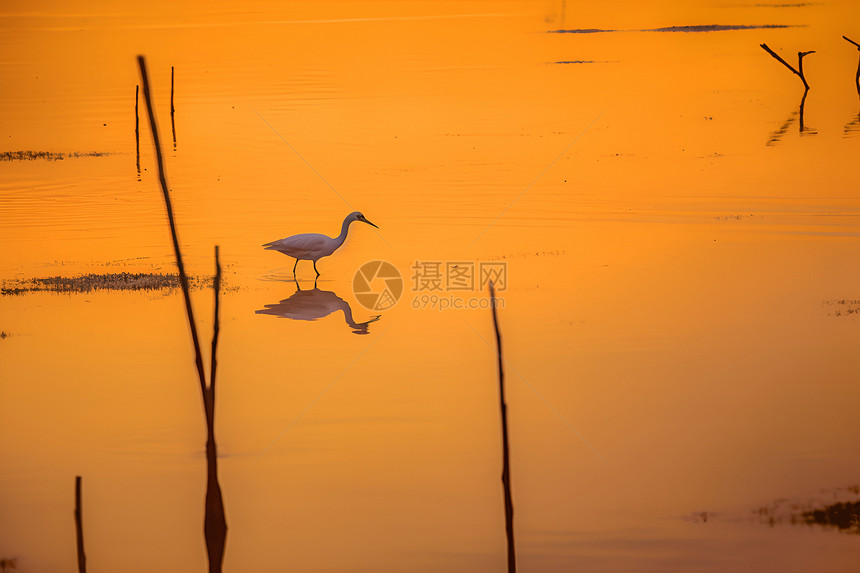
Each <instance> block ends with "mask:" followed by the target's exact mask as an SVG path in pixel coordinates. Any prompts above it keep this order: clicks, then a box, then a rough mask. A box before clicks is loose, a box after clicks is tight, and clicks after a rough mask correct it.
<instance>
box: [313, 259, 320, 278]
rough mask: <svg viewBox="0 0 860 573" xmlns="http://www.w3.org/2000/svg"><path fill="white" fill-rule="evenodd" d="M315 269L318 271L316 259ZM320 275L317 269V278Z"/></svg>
mask: <svg viewBox="0 0 860 573" xmlns="http://www.w3.org/2000/svg"><path fill="white" fill-rule="evenodd" d="M314 270H315V271H317V262H316V261H314ZM319 276H320V272H319V271H317V278H319Z"/></svg>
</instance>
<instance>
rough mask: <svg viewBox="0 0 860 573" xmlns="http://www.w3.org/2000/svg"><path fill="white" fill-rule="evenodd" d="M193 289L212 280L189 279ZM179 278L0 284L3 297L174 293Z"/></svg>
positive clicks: (122, 276) (110, 276)
mask: <svg viewBox="0 0 860 573" xmlns="http://www.w3.org/2000/svg"><path fill="white" fill-rule="evenodd" d="M188 282H189V286H190V287H192V288H202V287H208V286H209V285H210V284H211V279H210V278H209V277H201V276H191V277H188ZM179 286H180V283H179V276H178V275H175V274H169V275H168V274H162V273H105V274H94V273H90V274H86V275H81V276H77V277H64V276H59V275H57V276H53V277H42V278H34V279H24V280H12V281H3V282H2V283H0V296H7V295H23V294H26V293H30V292H56V293H73V292H74V293H86V292H92V291H97V290H103V291H126V290H133V291H155V290H167V291H172V290H174V289H176V288H179Z"/></svg>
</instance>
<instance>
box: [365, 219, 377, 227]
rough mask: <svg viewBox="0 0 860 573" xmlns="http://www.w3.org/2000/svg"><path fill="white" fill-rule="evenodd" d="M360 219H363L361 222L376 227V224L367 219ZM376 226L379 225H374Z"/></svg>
mask: <svg viewBox="0 0 860 573" xmlns="http://www.w3.org/2000/svg"><path fill="white" fill-rule="evenodd" d="M362 221H363V222H365V223H367V224H368V225H370V226H371V227H376V225H374V224H373V223H371V222H370V221H368V220H367V219H362ZM376 228H377V229H378V228H379V227H376Z"/></svg>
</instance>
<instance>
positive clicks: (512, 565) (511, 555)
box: [490, 281, 517, 573]
mask: <svg viewBox="0 0 860 573" xmlns="http://www.w3.org/2000/svg"><path fill="white" fill-rule="evenodd" d="M490 308H491V309H492V311H493V328H494V329H495V331H496V350H497V351H496V357H497V359H498V366H499V407H500V409H501V413H502V486H503V488H504V493H505V533H506V536H507V539H508V573H515V572H516V570H517V559H516V551H515V549H514V503H513V497H512V495H511V469H510V452H509V447H508V406H507V404H505V370H504V368H503V362H504V360H503V359H502V335H501V334H500V333H499V321H498V317H497V316H496V290H495V288H494V287H493V283H492V281H491V282H490Z"/></svg>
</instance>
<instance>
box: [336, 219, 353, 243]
mask: <svg viewBox="0 0 860 573" xmlns="http://www.w3.org/2000/svg"><path fill="white" fill-rule="evenodd" d="M350 223H352V221H350V220H349V218H346V219H344V220H343V225H341V227H340V235H338V236H337V237H336V238H335V241H337V246H338V247H340V246H341V245H342V244H343V242H344V241H345V240H346V233H347V231H349V224H350Z"/></svg>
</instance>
